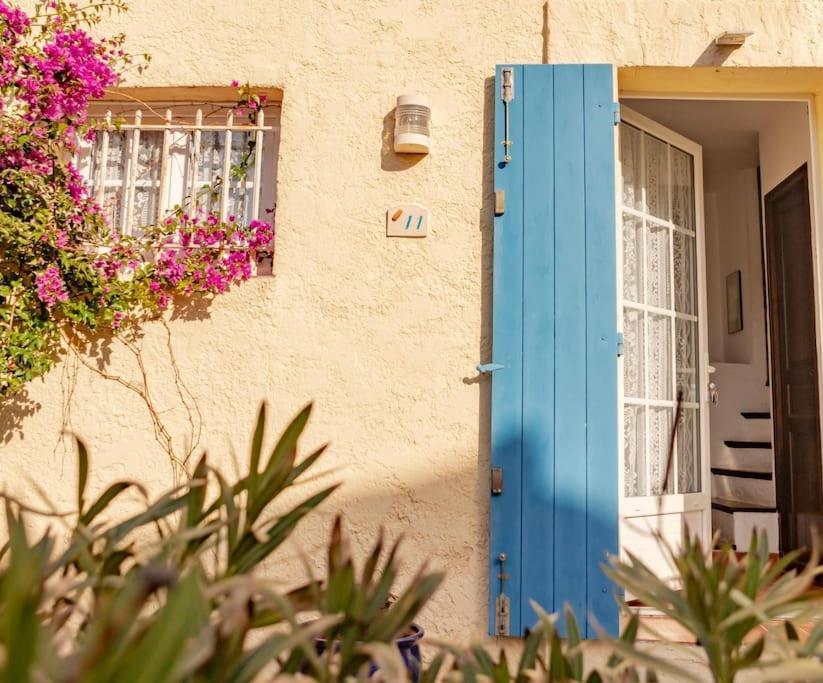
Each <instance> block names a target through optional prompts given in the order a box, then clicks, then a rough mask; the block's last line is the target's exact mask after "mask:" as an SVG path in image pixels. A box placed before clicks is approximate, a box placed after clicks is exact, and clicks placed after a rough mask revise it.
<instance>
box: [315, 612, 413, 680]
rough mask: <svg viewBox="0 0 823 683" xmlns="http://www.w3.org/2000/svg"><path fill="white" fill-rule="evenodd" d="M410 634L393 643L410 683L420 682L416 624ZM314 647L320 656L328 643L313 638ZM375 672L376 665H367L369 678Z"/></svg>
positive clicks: (322, 639)
mask: <svg viewBox="0 0 823 683" xmlns="http://www.w3.org/2000/svg"><path fill="white" fill-rule="evenodd" d="M409 628H410V630H411V631H412V633H410V634H409V635H407V636H403V637H402V638H398V639H397V640H395V641H394V642H395V643H396V644H397V649H398V650H400V656H401V657H402V658H403V662H404V664H405V665H406V670H407V671H408V672H409V678H410V679H411V681H412V683H418V682H419V681H420V669H421V667H422V665H423V658H422V656H421V655H420V641H421V640H422V638H423V635H424V634H423V629H422V628H420V627H419V626H418V625H417V624H412V625H411V626H410V627H409ZM314 647H315V649H316V650H317V654H319V655H322V654H323V653H324V652H325V651H326V648H327V647H328V641H327V640H326V639H325V638H315V639H314ZM375 671H377V665H376V664H374V662H372V663H371V664H370V665H369V676H370V677H371V676H372V674H374V672H375Z"/></svg>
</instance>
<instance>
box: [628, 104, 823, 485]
mask: <svg viewBox="0 0 823 683" xmlns="http://www.w3.org/2000/svg"><path fill="white" fill-rule="evenodd" d="M617 96H618V98H619V100H618V101H624V100H707V101H716V102H802V103H804V104H806V110H807V112H808V126H809V208H810V211H811V224H812V264H813V271H814V297H815V330H816V333H817V339H816V344H817V363H818V368H823V188H822V187H821V183H820V180H819V179H820V177H821V176H820V163H821V159H820V149H819V145H818V136H819V133H818V129H819V126H820V125H821V124H820V122H819V121H818V120H817V116H816V107H815V97H814V96H813V95H806V94H797V95H769V94H757V93H751V94H750V93H746V94H737V93H725V94H722V95H721V94H715V93H710V94H705V93H691V92H687V91H684V92H682V93H671V92H653V91H650V92H646V91H643V92H634V91H620V90H618V93H617ZM619 170H620V169H619V165H618V172H619ZM618 180H619V177H618ZM617 191H618V193H619V192H620V186H619V183H618V188H617ZM617 201H618V208H619V202H620V196H619V194H618V197H617ZM761 201H762V198H761ZM619 215H620V214H618V216H619ZM764 223H765V220H763V217H762V216H761V226H763V225H764ZM618 244H619V242H618ZM766 267H768V265H767V264H766ZM620 278H621V281H622V273H620ZM766 280H767V286H768V278H766ZM618 294H619V293H618ZM766 324H767V325H768V324H769V320H768V311H767V312H766ZM766 343H767V345H768V344H770V343H771V340H770V338H769V335H766ZM769 356H771V349H769ZM770 362H771V361H770ZM818 374H819V376H818V388H817V390H818V395H819V396H820V400H821V405H822V406H823V372H820V373H818ZM620 390H621V396H622V386H621V387H620ZM769 400H770V401H771V400H772V394H771V392H769ZM819 423H820V433H821V434H823V409H822V410H821V411H820V415H819ZM620 443H621V446H620V447H621V449H622V439H621V440H620ZM772 443H774V435H772ZM621 465H622V450H621ZM821 466H823V453H821ZM621 486H622V484H621ZM621 492H622V488H621Z"/></svg>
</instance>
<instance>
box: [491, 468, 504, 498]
mask: <svg viewBox="0 0 823 683" xmlns="http://www.w3.org/2000/svg"><path fill="white" fill-rule="evenodd" d="M501 493H503V468H502V467H492V495H493V496H499V495H500V494H501Z"/></svg>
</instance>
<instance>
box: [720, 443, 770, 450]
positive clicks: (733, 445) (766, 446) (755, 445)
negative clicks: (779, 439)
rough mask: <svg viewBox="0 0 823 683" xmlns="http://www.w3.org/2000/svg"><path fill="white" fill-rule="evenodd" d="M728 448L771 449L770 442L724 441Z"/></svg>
mask: <svg viewBox="0 0 823 683" xmlns="http://www.w3.org/2000/svg"><path fill="white" fill-rule="evenodd" d="M723 443H724V444H726V445H727V446H728V447H729V448H763V449H766V450H769V449H771V447H772V442H771V441H724V442H723Z"/></svg>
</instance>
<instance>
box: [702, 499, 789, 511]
mask: <svg viewBox="0 0 823 683" xmlns="http://www.w3.org/2000/svg"><path fill="white" fill-rule="evenodd" d="M712 507H713V508H714V509H715V510H720V511H721V512H729V513H734V512H777V508H776V507H775V506H773V505H758V504H757V503H744V502H743V501H741V500H729V499H727V498H712Z"/></svg>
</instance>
